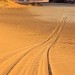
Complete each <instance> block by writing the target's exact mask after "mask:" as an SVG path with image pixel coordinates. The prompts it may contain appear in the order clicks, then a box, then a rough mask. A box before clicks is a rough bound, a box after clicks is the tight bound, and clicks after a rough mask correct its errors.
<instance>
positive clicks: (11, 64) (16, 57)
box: [0, 6, 75, 75]
mask: <svg viewBox="0 0 75 75" xmlns="http://www.w3.org/2000/svg"><path fill="white" fill-rule="evenodd" d="M49 8H51V9H49ZM52 9H53V10H52ZM55 9H58V11H55ZM68 9H71V10H68ZM68 9H67V7H65V9H64V7H62V9H61V7H58V6H56V7H53V6H52V7H51V6H44V7H38V6H36V7H31V6H30V7H29V6H27V7H26V6H25V7H17V8H12V7H10V8H0V75H52V74H53V75H74V74H75V67H74V66H75V64H74V62H75V60H74V59H75V53H74V50H75V39H74V38H75V31H74V29H75V25H74V24H75V23H74V20H73V23H71V22H66V23H65V21H64V19H63V20H62V18H63V17H65V15H67V14H68V19H69V18H70V19H71V20H72V18H75V17H74V12H75V10H74V7H68ZM60 10H62V11H63V12H61V11H60ZM72 10H74V11H72ZM64 11H65V12H64ZM55 12H56V13H55ZM58 12H59V13H58ZM54 13H55V14H54ZM56 14H58V16H55V15H56ZM51 15H52V16H53V17H52V16H51ZM62 15H63V16H62ZM57 17H58V18H57ZM57 19H58V20H57ZM59 19H60V22H58V21H59ZM68 19H67V20H68ZM52 20H53V21H52ZM61 20H62V21H61ZM64 23H65V24H64ZM63 26H64V28H63ZM62 28H63V29H62ZM61 30H63V31H62V32H61ZM59 34H60V36H59Z"/></svg>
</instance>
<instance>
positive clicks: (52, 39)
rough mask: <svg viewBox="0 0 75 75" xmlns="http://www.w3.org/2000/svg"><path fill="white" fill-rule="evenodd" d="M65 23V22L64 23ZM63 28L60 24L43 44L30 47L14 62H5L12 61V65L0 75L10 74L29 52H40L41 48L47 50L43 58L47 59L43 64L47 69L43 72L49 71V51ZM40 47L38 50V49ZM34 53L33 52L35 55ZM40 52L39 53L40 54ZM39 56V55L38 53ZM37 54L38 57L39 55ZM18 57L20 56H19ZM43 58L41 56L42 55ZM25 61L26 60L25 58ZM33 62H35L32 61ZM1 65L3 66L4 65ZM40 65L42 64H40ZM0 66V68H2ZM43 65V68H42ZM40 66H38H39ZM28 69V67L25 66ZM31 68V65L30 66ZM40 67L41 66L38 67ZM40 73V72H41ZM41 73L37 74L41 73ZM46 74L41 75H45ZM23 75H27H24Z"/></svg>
mask: <svg viewBox="0 0 75 75" xmlns="http://www.w3.org/2000/svg"><path fill="white" fill-rule="evenodd" d="M64 23H65V22H64ZM63 26H64V24H62V22H61V25H60V24H59V25H58V26H57V27H56V29H55V30H54V31H53V33H52V34H51V36H50V37H49V38H48V39H47V40H46V41H44V42H42V43H40V44H38V45H36V46H34V47H32V48H31V49H30V50H27V52H22V54H21V56H19V57H18V58H17V59H15V61H12V60H11V59H8V60H7V62H9V60H10V61H12V63H10V65H9V64H8V67H6V68H5V70H3V71H1V72H0V75H9V74H10V73H11V71H12V70H13V69H14V68H15V66H16V65H17V64H18V63H19V62H21V60H22V59H23V58H25V57H26V56H28V54H30V52H33V51H35V50H36V51H38V49H39V50H41V48H44V49H45V48H48V49H46V52H44V54H45V55H44V57H45V58H46V57H47V59H45V62H46V63H47V64H46V66H47V68H46V69H45V70H48V69H49V64H50V62H49V54H48V53H49V50H50V47H51V46H52V45H53V44H54V43H55V42H56V41H57V39H58V37H59V35H60V32H61V30H62V28H63ZM39 47H40V48H39ZM44 49H42V51H43V50H44ZM36 51H35V53H36ZM42 51H41V52H42ZM39 54H40V53H39ZM39 54H38V55H39ZM17 55H18V54H17ZM17 55H14V56H13V57H11V58H15V56H17ZM19 55H20V54H19ZM42 56H43V55H42ZM42 56H41V60H44V57H42ZM37 58H38V56H37ZM25 59H26V58H25ZM31 60H33V59H32V58H31ZM34 60H36V58H34ZM29 62H30V59H29ZM33 62H35V61H33ZM4 63H5V64H6V62H4ZM4 63H3V65H5V64H4ZM41 63H42V62H41ZM3 65H2V64H1V66H0V68H1V67H2V66H3ZM44 65H45V63H44ZM44 65H43V66H44ZM39 66H40V65H39ZM27 67H28V66H27ZM31 67H33V66H32V65H31ZM31 67H28V72H29V70H30V68H31ZM40 67H41V66H40ZM38 68H39V67H38ZM41 72H42V71H41ZM41 72H38V73H41ZM47 74H49V75H50V69H49V70H48V73H47ZM47 74H42V75H47ZM24 75H28V74H24ZM38 75H41V74H38Z"/></svg>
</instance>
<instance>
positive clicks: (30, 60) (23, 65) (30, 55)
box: [0, 18, 66, 75]
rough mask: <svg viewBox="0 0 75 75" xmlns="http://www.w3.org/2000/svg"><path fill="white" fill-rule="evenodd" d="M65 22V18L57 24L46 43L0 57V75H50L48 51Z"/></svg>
mask: <svg viewBox="0 0 75 75" xmlns="http://www.w3.org/2000/svg"><path fill="white" fill-rule="evenodd" d="M65 20H66V18H65V19H64V20H63V21H62V22H60V23H59V25H58V26H57V27H56V28H55V30H54V31H53V32H52V34H51V35H50V37H49V38H48V39H47V40H46V41H44V42H42V43H40V44H38V45H36V46H34V47H32V48H31V49H27V50H25V49H20V50H16V51H12V52H8V53H6V54H4V55H0V63H1V64H0V75H52V73H51V68H50V62H49V50H50V48H51V47H52V45H53V44H54V43H56V41H57V39H58V37H59V35H60V33H61V31H62V29H63V27H64V24H65ZM6 56H7V57H6Z"/></svg>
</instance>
